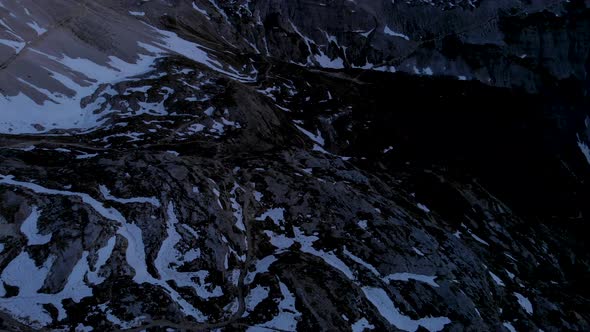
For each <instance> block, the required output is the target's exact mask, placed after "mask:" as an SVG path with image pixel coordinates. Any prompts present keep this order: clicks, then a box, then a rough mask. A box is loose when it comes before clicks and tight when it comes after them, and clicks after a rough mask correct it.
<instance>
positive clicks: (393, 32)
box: [383, 25, 410, 40]
mask: <svg viewBox="0 0 590 332" xmlns="http://www.w3.org/2000/svg"><path fill="white" fill-rule="evenodd" d="M383 33H385V34H386V35H389V36H393V37H400V38H403V39H405V40H410V37H408V36H407V35H404V34H403V33H400V32H395V31H393V30H391V29H390V28H389V27H388V26H387V25H386V26H385V28H384V29H383Z"/></svg>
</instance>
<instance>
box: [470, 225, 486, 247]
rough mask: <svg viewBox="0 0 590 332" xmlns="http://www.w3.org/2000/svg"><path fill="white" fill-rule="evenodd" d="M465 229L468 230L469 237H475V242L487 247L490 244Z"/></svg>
mask: <svg viewBox="0 0 590 332" xmlns="http://www.w3.org/2000/svg"><path fill="white" fill-rule="evenodd" d="M467 231H468V232H469V235H471V237H472V238H473V239H475V241H477V242H479V243H481V244H484V245H486V246H488V247H489V246H490V244H489V243H487V242H486V241H485V240H484V239H482V238H480V237H479V236H477V235H475V234H474V233H473V232H472V231H471V230H470V229H468V230H467Z"/></svg>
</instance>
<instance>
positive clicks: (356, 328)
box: [350, 318, 375, 332]
mask: <svg viewBox="0 0 590 332" xmlns="http://www.w3.org/2000/svg"><path fill="white" fill-rule="evenodd" d="M350 328H351V329H352V332H363V331H365V330H374V329H375V325H372V324H369V321H368V320H367V319H366V318H361V319H359V320H358V321H356V323H354V324H352V326H351V327H350Z"/></svg>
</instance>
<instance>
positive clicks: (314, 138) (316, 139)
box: [295, 125, 325, 146]
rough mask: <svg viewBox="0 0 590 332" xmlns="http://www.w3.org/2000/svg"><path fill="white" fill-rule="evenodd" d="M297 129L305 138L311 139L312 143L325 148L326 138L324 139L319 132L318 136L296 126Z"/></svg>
mask: <svg viewBox="0 0 590 332" xmlns="http://www.w3.org/2000/svg"><path fill="white" fill-rule="evenodd" d="M295 127H297V129H299V130H300V131H301V132H302V133H304V134H305V136H307V137H309V138H310V139H311V140H312V141H314V142H316V143H318V144H319V145H321V146H324V144H325V141H324V138H323V137H322V133H320V131H319V130H318V131H317V135H316V134H313V133H312V132H310V131H308V130H306V129H305V128H303V127H301V126H298V125H295Z"/></svg>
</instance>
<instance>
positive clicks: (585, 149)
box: [578, 136, 590, 164]
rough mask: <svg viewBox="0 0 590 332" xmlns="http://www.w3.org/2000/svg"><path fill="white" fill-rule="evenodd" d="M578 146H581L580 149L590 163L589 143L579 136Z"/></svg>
mask: <svg viewBox="0 0 590 332" xmlns="http://www.w3.org/2000/svg"><path fill="white" fill-rule="evenodd" d="M578 147H579V148H580V151H581V152H582V154H583V155H584V157H586V161H587V162H588V164H590V148H589V147H588V145H586V142H584V141H582V140H581V139H580V137H579V136H578Z"/></svg>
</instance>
